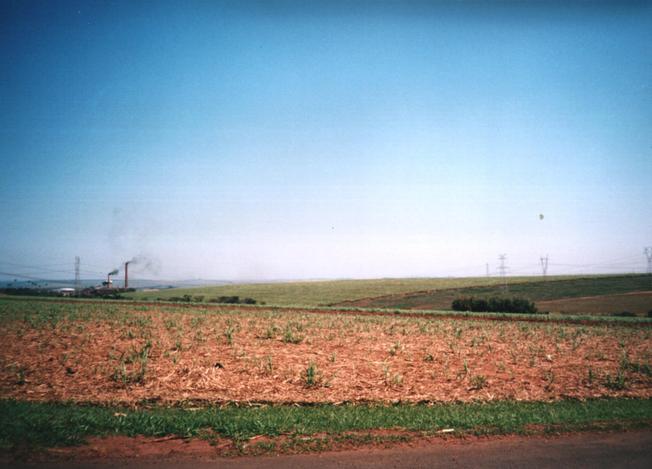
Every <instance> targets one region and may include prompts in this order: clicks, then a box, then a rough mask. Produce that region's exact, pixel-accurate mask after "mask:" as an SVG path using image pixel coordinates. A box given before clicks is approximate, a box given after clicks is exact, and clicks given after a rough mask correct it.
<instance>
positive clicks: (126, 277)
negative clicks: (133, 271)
mask: <svg viewBox="0 0 652 469" xmlns="http://www.w3.org/2000/svg"><path fill="white" fill-rule="evenodd" d="M129 262H130V261H127V262H125V288H129Z"/></svg>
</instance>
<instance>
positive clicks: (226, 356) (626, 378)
mask: <svg viewBox="0 0 652 469" xmlns="http://www.w3.org/2000/svg"><path fill="white" fill-rule="evenodd" d="M35 307H38V306H35ZM78 308H83V306H78ZM111 308H112V310H111V312H110V314H108V313H107V314H101V315H98V316H97V317H94V316H91V317H89V318H86V319H79V318H78V317H72V316H70V317H63V318H61V319H60V320H57V321H51V322H44V323H34V322H33V321H32V322H30V321H26V320H20V319H14V320H10V321H5V322H3V323H2V324H0V334H1V336H2V338H3V347H2V349H1V350H0V397H2V398H8V397H13V398H20V399H29V400H38V401H43V400H48V401H50V400H57V401H59V400H71V401H78V402H93V403H114V404H115V403H123V404H131V403H136V402H140V401H142V400H148V401H157V402H162V403H179V402H188V401H201V402H212V403H225V402H243V403H246V402H274V403H288V402H292V403H294V402H298V403H306V402H329V403H339V402H357V401H381V402H396V401H403V402H406V401H407V402H421V401H433V402H436V401H440V402H451V401H475V400H497V399H516V400H555V399H561V398H566V397H576V398H589V397H600V396H631V397H652V377H651V376H650V368H649V362H650V356H651V352H652V347H651V345H652V341H651V340H650V332H651V330H650V328H647V327H644V328H631V327H623V326H618V325H592V326H584V325H569V324H543V323H528V322H520V321H517V322H496V321H486V320H463V321H460V320H454V319H424V318H399V317H374V316H351V313H348V314H347V315H346V316H345V315H342V316H336V315H333V314H315V313H312V314H296V313H294V314H292V315H286V314H284V313H283V312H282V311H281V312H278V311H260V310H256V311H253V310H252V311H244V310H243V311H238V310H228V309H225V310H222V311H198V310H193V309H188V310H183V309H180V308H170V309H167V310H166V309H161V308H160V307H145V306H140V307H136V306H133V305H127V306H120V307H115V306H112V307H111Z"/></svg>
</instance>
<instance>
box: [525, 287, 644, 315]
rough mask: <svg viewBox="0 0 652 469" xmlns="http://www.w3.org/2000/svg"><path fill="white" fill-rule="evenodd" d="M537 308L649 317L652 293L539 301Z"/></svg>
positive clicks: (554, 310)
mask: <svg viewBox="0 0 652 469" xmlns="http://www.w3.org/2000/svg"><path fill="white" fill-rule="evenodd" d="M537 308H539V309H540V310H541V311H551V312H560V313H568V314H584V313H591V314H613V313H620V312H622V311H629V312H630V313H634V314H636V315H638V316H647V314H648V312H649V311H652V291H641V292H630V293H622V294H618V295H600V296H583V297H580V298H561V299H559V300H549V301H537Z"/></svg>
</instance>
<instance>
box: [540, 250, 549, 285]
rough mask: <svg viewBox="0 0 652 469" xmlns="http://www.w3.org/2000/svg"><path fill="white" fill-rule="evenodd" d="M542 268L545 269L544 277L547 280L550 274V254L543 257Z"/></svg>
mask: <svg viewBox="0 0 652 469" xmlns="http://www.w3.org/2000/svg"><path fill="white" fill-rule="evenodd" d="M541 270H542V271H543V278H544V280H545V278H546V276H547V275H548V254H546V257H541Z"/></svg>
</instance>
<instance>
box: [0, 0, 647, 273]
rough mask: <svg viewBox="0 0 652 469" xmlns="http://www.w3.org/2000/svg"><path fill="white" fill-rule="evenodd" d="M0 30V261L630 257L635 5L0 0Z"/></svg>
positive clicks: (352, 264)
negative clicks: (139, 257)
mask: <svg viewBox="0 0 652 469" xmlns="http://www.w3.org/2000/svg"><path fill="white" fill-rule="evenodd" d="M0 17H1V18H2V19H0V106H1V107H2V109H3V112H2V113H0V155H2V166H3V170H2V171H0V217H1V219H2V220H3V222H2V227H1V228H0V237H1V240H2V242H1V243H0V271H9V272H12V273H16V272H18V273H20V272H23V273H26V272H31V273H32V274H36V273H39V272H38V270H20V269H21V268H22V267H21V266H22V265H25V266H32V267H39V266H41V267H44V268H45V267H47V266H58V265H62V266H63V265H68V266H70V265H71V264H72V261H73V258H74V256H76V255H79V256H80V257H81V258H82V266H83V267H84V266H86V267H85V269H86V270H85V272H86V274H87V275H91V273H93V272H104V271H108V270H111V269H112V268H113V267H115V266H116V265H118V264H119V263H120V262H122V261H124V260H126V259H129V258H131V257H133V256H135V255H142V256H147V257H149V258H150V259H153V260H155V263H156V264H157V265H158V266H159V267H158V268H157V269H155V271H143V272H142V273H140V275H143V276H147V277H156V276H159V277H162V278H170V279H174V278H200V277H201V278H220V279H278V278H335V277H388V276H441V275H483V274H484V273H485V265H486V263H489V264H490V271H491V273H495V272H496V267H497V263H498V261H497V257H498V255H499V254H501V253H506V254H507V256H508V265H509V266H510V269H511V273H513V274H518V273H536V272H538V271H539V269H538V262H539V257H540V256H541V255H545V254H548V255H549V256H550V268H549V273H566V272H567V273H575V272H579V271H586V272H598V271H602V272H611V271H633V270H639V271H640V270H642V269H644V268H645V258H644V256H643V252H642V251H643V247H644V246H647V245H652V204H651V203H650V201H649V200H650V196H649V193H650V176H651V175H652V132H651V131H650V130H651V128H652V88H651V86H652V59H651V58H652V7H651V6H650V4H646V3H645V2H635V3H627V2H624V3H623V2H614V3H609V2H601V3H586V2H583V3H570V4H569V3H567V2H560V3H555V2H532V3H527V2H525V3H516V2H503V3H471V2H468V3H467V2H460V3H453V2H449V3H447V2H439V3H429V2H413V3H410V2H323V3H320V2H297V3H293V2H260V3H256V2H232V3H221V2H215V1H205V2H193V1H190V2H89V1H81V2H30V1H27V2H25V1H4V2H2V3H1V4H0ZM539 214H544V218H543V220H541V219H540V218H539ZM2 262H4V264H2ZM10 268H11V269H12V270H9V269H10ZM67 268H69V267H67ZM40 275H43V276H44V275H45V271H42V272H40ZM61 275H62V276H65V273H62V274H61Z"/></svg>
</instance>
